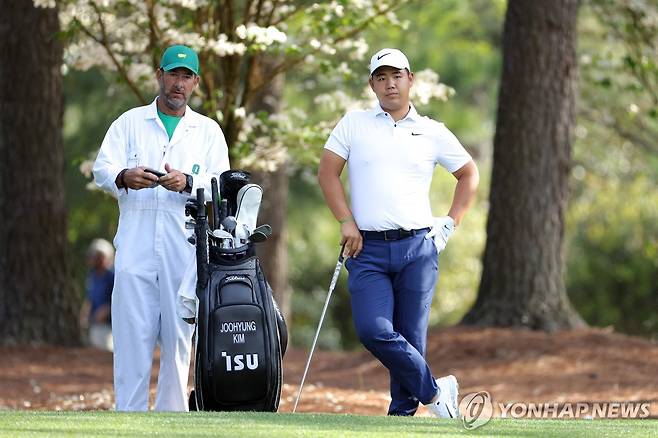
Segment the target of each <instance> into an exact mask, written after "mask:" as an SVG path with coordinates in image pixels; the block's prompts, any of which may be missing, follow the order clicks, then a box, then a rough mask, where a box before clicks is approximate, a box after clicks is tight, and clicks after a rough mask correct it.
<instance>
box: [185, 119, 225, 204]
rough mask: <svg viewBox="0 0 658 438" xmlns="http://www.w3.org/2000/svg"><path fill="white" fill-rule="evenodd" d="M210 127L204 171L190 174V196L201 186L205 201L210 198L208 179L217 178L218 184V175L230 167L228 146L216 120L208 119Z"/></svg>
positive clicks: (194, 194)
mask: <svg viewBox="0 0 658 438" xmlns="http://www.w3.org/2000/svg"><path fill="white" fill-rule="evenodd" d="M210 123H212V127H211V128H210V133H209V134H208V148H207V149H206V158H205V163H206V172H205V173H200V174H199V175H192V180H193V184H192V193H191V195H192V196H196V190H197V189H199V188H202V187H203V190H204V195H205V198H206V201H210V200H211V199H212V192H211V185H210V180H212V178H217V183H218V184H219V175H221V173H222V172H224V171H226V170H229V169H230V168H231V166H230V163H229V159H228V146H227V144H226V139H225V138H224V133H223V132H222V129H221V128H220V127H219V125H218V124H217V122H215V121H210Z"/></svg>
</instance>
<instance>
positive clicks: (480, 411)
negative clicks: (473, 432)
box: [459, 391, 493, 430]
mask: <svg viewBox="0 0 658 438" xmlns="http://www.w3.org/2000/svg"><path fill="white" fill-rule="evenodd" d="M459 411H460V412H461V414H462V421H463V422H464V427H465V428H466V429H469V430H470V429H476V428H478V427H480V426H483V425H485V424H487V423H488V422H489V420H491V416H492V415H493V404H492V403H491V395H489V393H488V392H487V391H480V392H473V393H471V394H467V395H466V396H465V397H464V398H462V401H461V402H460V403H459Z"/></svg>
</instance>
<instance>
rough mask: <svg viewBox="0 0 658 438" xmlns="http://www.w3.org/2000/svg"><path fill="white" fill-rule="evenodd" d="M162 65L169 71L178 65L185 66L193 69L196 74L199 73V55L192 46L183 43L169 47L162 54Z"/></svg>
mask: <svg viewBox="0 0 658 438" xmlns="http://www.w3.org/2000/svg"><path fill="white" fill-rule="evenodd" d="M160 67H162V69H163V70H164V71H169V70H172V69H174V68H178V67H185V68H186V69H188V70H191V71H192V72H193V73H194V74H195V75H198V74H199V57H198V56H197V54H196V52H195V51H194V50H192V49H191V48H189V47H187V46H183V45H176V46H170V47H167V50H165V51H164V53H163V54H162V61H160Z"/></svg>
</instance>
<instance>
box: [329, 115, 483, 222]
mask: <svg viewBox="0 0 658 438" xmlns="http://www.w3.org/2000/svg"><path fill="white" fill-rule="evenodd" d="M324 147H325V148H326V149H328V150H330V151H332V152H334V153H335V154H337V155H339V156H340V157H342V158H344V159H345V160H346V161H347V167H348V174H349V184H350V198H351V204H352V213H353V214H354V219H355V221H356V224H357V226H358V227H359V229H361V230H374V231H382V230H391V229H397V228H404V229H418V228H425V227H430V226H432V223H433V215H432V208H431V206H430V199H429V190H430V184H431V182H432V174H433V172H434V167H435V166H436V165H437V164H440V165H441V166H442V167H444V168H445V169H446V170H447V171H448V172H451V173H452V172H455V171H456V170H458V169H459V168H461V167H462V166H464V165H465V164H466V163H468V162H469V161H470V160H471V156H470V155H469V153H468V152H466V150H465V149H464V147H463V146H462V145H461V143H460V142H459V140H457V138H456V137H455V136H454V135H453V133H452V132H450V130H448V128H446V127H445V125H444V124H443V123H439V122H437V121H435V120H432V119H430V118H429V117H426V116H421V115H419V114H418V112H416V109H415V108H414V107H413V105H412V106H411V109H410V110H409V113H408V114H407V115H406V117H405V118H403V119H401V120H399V121H398V122H395V121H394V120H393V118H392V117H391V116H390V115H389V114H388V113H386V112H385V111H384V110H383V109H382V108H381V106H380V105H377V106H375V108H373V109H370V110H355V111H350V112H348V113H347V114H345V116H344V117H343V118H342V119H341V120H340V122H338V125H336V127H335V128H334V130H333V131H332V133H331V135H330V136H329V139H328V140H327V143H326V144H325V146H324Z"/></svg>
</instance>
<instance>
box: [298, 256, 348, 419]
mask: <svg viewBox="0 0 658 438" xmlns="http://www.w3.org/2000/svg"><path fill="white" fill-rule="evenodd" d="M342 266H343V258H342V257H340V258H339V259H338V262H337V263H336V269H334V276H333V277H332V278H331V284H330V285H329V293H328V294H327V299H326V300H324V307H323V308H322V315H320V322H319V323H318V328H317V330H316V331H315V337H314V338H313V344H312V345H311V352H310V353H309V354H308V359H307V360H306V367H305V368H304V374H303V375H302V382H301V383H300V384H299V391H298V392H297V399H296V400H295V406H293V408H292V412H293V413H294V412H295V411H296V410H297V404H298V403H299V399H300V398H301V396H302V389H303V388H304V381H305V380H306V373H308V368H309V366H310V365H311V359H312V358H313V351H315V344H316V343H317V341H318V336H319V335H320V329H321V328H322V322H323V321H324V315H325V314H326V313H327V307H329V300H330V299H331V293H332V292H333V291H334V288H335V287H336V282H337V281H338V276H339V275H340V268H341V267H342Z"/></svg>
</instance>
